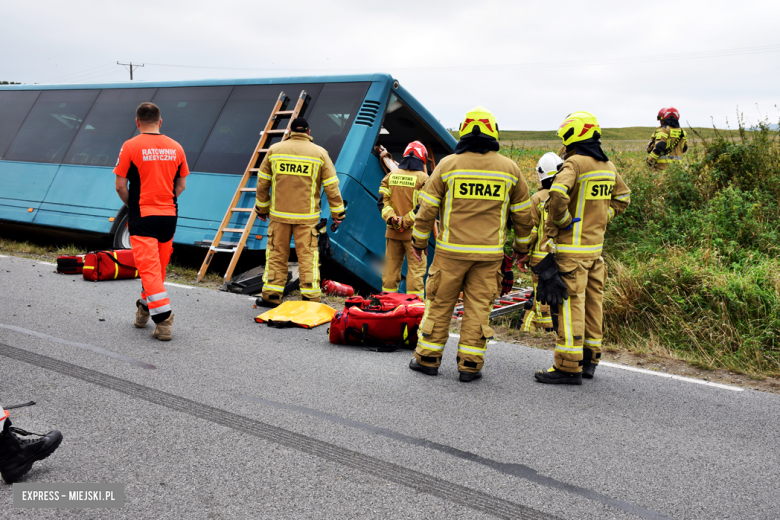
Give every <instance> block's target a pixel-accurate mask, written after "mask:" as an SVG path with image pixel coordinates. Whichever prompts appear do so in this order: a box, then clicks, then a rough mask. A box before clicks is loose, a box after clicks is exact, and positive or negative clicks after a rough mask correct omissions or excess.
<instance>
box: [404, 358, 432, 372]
mask: <svg viewBox="0 0 780 520" xmlns="http://www.w3.org/2000/svg"><path fill="white" fill-rule="evenodd" d="M409 368H411V369H412V370H414V371H416V372H422V373H423V374H425V375H426V376H438V375H439V368H438V367H424V366H422V365H421V364H420V363H418V362H417V359H416V358H412V360H411V361H410V362H409Z"/></svg>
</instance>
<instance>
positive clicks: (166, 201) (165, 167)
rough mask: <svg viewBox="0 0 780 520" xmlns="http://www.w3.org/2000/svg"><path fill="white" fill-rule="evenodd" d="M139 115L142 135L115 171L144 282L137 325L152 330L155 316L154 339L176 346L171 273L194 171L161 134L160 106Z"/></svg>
mask: <svg viewBox="0 0 780 520" xmlns="http://www.w3.org/2000/svg"><path fill="white" fill-rule="evenodd" d="M135 115H136V119H135V124H136V126H138V130H139V131H140V134H139V135H137V136H135V137H133V138H132V139H130V140H129V141H125V143H124V144H123V145H122V149H121V150H120V151H119V160H118V161H117V165H116V168H114V173H115V174H116V191H117V193H118V194H119V198H121V199H122V202H124V203H125V205H126V206H127V208H128V217H129V220H128V229H129V231H130V245H131V246H132V248H133V258H134V259H135V266H136V269H138V274H139V275H140V276H141V283H142V287H141V299H140V300H138V301H136V303H135V305H136V307H137V311H136V316H135V326H136V327H138V328H143V327H146V324H147V322H148V321H149V318H150V317H151V319H152V321H154V323H155V324H156V325H157V326H156V327H155V329H154V333H153V336H154V337H155V338H157V339H158V340H161V341H170V340H171V338H172V327H173V314H172V312H171V301H170V299H169V298H168V293H167V292H166V290H165V285H164V282H165V270H166V268H167V267H168V262H169V261H170V259H171V254H172V253H173V235H174V233H175V232H176V220H177V215H178V203H177V200H178V198H179V196H180V195H181V194H182V192H183V191H184V189H185V188H186V187H187V175H189V174H190V170H189V168H188V167H187V158H186V157H185V156H184V149H183V148H182V147H181V145H180V144H179V143H177V142H176V141H174V140H173V139H171V138H170V137H167V136H164V135H162V134H161V133H160V127H161V126H162V118H161V117H160V109H159V108H158V107H157V105H155V104H154V103H141V104H140V105H139V106H138V108H137V109H136V111H135ZM128 182H129V183H130V188H129V189H128V187H127V185H128Z"/></svg>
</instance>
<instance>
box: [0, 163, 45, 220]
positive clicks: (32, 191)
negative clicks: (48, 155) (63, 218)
mask: <svg viewBox="0 0 780 520" xmlns="http://www.w3.org/2000/svg"><path fill="white" fill-rule="evenodd" d="M57 168H59V165H57V164H39V163H23V162H14V161H0V186H2V190H0V219H2V220H13V221H15V222H32V221H33V219H34V218H35V215H36V213H37V210H38V207H39V206H40V203H41V201H42V200H43V198H44V197H45V196H46V192H47V191H48V190H49V186H51V183H52V180H53V179H54V176H55V175H56V174H57ZM30 208H32V210H33V211H29V209H30Z"/></svg>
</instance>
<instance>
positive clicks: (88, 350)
mask: <svg viewBox="0 0 780 520" xmlns="http://www.w3.org/2000/svg"><path fill="white" fill-rule="evenodd" d="M53 271H54V266H52V265H51V264H45V263H42V262H39V261H35V260H29V259H22V258H9V257H0V298H2V305H0V403H3V404H6V405H11V404H17V403H22V402H26V401H30V400H33V401H36V402H37V403H38V404H36V405H35V406H31V407H25V408H19V409H15V410H12V411H11V412H12V415H11V417H12V419H13V421H14V424H15V425H17V426H19V427H22V428H24V429H27V430H31V431H48V430H49V429H52V428H56V429H59V430H61V431H62V432H63V435H64V438H65V439H64V441H63V443H62V445H61V447H60V448H59V449H58V450H57V451H56V452H55V453H54V454H53V455H52V456H51V457H50V458H48V459H46V460H45V461H42V462H38V463H36V464H35V465H34V466H33V470H32V471H31V472H30V473H29V474H28V476H27V477H26V478H25V479H24V482H25V483H35V482H110V483H123V484H125V485H126V487H125V490H126V504H125V506H124V508H122V509H119V510H106V509H82V510H65V509H60V510H40V509H39V510H27V509H13V508H12V487H11V486H8V485H5V484H0V511H2V513H0V517H2V518H60V517H70V516H74V517H75V516H78V517H79V518H284V519H287V518H383V519H384V518H421V519H422V518H534V519H536V518H538V519H542V518H566V519H591V518H594V519H596V518H598V519H601V518H676V519H680V520H682V519H699V518H700V519H713V518H718V519H723V518H749V519H760V518H767V519H768V518H779V517H780V505H779V504H778V501H777V497H778V492H777V485H778V482H780V463H779V462H780V460H779V459H780V456H779V455H778V454H779V453H780V434H779V433H778V423H779V418H780V396H777V395H774V394H765V393H761V392H754V391H749V390H748V391H733V390H731V389H728V388H724V387H719V386H709V385H701V384H694V383H691V382H689V381H685V380H672V379H669V378H663V377H657V376H655V375H651V374H645V373H637V372H633V371H628V370H623V369H620V368H617V367H612V366H604V367H600V368H599V371H598V372H597V375H596V378H595V379H594V380H592V381H586V382H585V383H584V385H583V386H581V387H565V386H564V387H556V386H547V385H542V384H539V383H536V382H535V381H534V379H533V377H532V375H533V372H534V371H535V370H536V369H538V368H546V367H547V366H549V364H550V362H551V354H550V353H549V352H546V351H541V350H536V349H531V348H525V347H520V346H517V345H509V344H502V343H496V344H491V345H490V346H489V349H488V355H487V359H486V366H485V369H484V374H485V376H484V377H483V379H481V380H479V381H476V382H474V383H471V384H463V383H459V382H458V381H457V369H456V364H455V350H456V339H455V338H453V339H451V341H450V343H449V344H448V347H447V350H446V352H445V356H444V363H443V368H442V369H441V371H440V375H439V376H438V377H428V376H425V375H422V374H419V373H416V372H412V371H410V370H409V369H408V368H407V364H408V361H409V359H410V357H411V354H410V352H408V351H399V352H394V353H377V352H373V351H371V350H368V349H362V348H356V347H347V346H336V345H331V344H329V343H328V341H327V334H326V330H327V326H322V327H319V328H317V329H314V330H303V329H284V330H280V329H272V328H268V327H266V326H265V325H260V324H257V323H255V322H254V321H253V318H254V316H256V315H257V314H258V313H259V312H258V310H256V309H253V308H252V302H251V300H250V299H249V298H248V297H246V296H238V295H234V294H228V293H222V292H218V291H214V290H208V289H200V288H188V287H182V286H169V289H168V290H169V294H170V295H171V301H172V305H173V309H174V313H175V316H176V317H175V324H174V339H173V341H171V342H169V343H162V342H157V341H156V340H154V339H152V335H151V334H152V330H153V327H152V325H151V324H150V325H149V326H148V327H147V328H146V329H136V328H134V327H133V325H132V323H133V317H134V313H135V306H134V302H135V300H136V298H137V297H138V291H139V289H140V282H139V281H137V280H128V281H113V282H100V283H91V282H85V281H83V280H82V279H81V278H80V277H76V276H66V275H58V274H54V272H53ZM101 320H103V321H101Z"/></svg>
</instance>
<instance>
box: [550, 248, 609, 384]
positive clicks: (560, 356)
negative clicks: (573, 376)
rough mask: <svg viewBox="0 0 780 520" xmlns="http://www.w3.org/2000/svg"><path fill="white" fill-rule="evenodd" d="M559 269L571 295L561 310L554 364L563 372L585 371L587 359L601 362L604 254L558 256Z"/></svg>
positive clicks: (604, 279) (605, 275) (605, 274)
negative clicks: (588, 257) (594, 256)
mask: <svg viewBox="0 0 780 520" xmlns="http://www.w3.org/2000/svg"><path fill="white" fill-rule="evenodd" d="M558 271H559V272H560V276H561V280H563V283H564V284H565V285H566V289H567V292H568V294H569V299H568V300H564V302H563V305H561V306H560V309H559V312H558V339H557V341H556V342H555V368H556V369H558V370H560V371H562V372H572V373H579V372H582V364H583V359H584V360H585V362H587V361H590V362H591V363H594V364H598V362H599V360H600V358H601V340H602V338H603V337H604V313H603V302H604V283H605V281H606V278H607V268H606V265H605V264H604V258H602V257H599V258H597V259H595V260H572V259H568V258H566V259H559V260H558Z"/></svg>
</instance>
